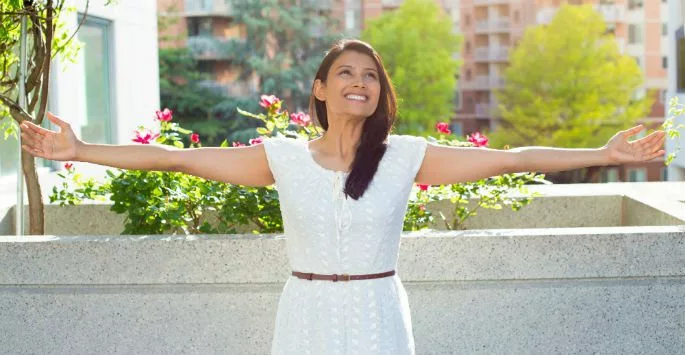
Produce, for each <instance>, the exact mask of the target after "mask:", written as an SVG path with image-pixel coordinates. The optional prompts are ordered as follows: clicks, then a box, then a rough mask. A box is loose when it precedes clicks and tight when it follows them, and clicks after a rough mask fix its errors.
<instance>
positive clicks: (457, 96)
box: [454, 89, 461, 110]
mask: <svg viewBox="0 0 685 355" xmlns="http://www.w3.org/2000/svg"><path fill="white" fill-rule="evenodd" d="M454 107H455V108H456V109H457V110H461V91H460V90H459V89H457V90H455V92H454Z"/></svg>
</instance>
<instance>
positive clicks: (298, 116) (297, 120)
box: [290, 112, 312, 127]
mask: <svg viewBox="0 0 685 355" xmlns="http://www.w3.org/2000/svg"><path fill="white" fill-rule="evenodd" d="M290 122H292V123H294V124H296V125H300V126H303V127H304V126H308V125H309V124H311V123H312V120H311V118H310V117H309V115H308V114H306V113H304V112H298V113H291V114H290Z"/></svg>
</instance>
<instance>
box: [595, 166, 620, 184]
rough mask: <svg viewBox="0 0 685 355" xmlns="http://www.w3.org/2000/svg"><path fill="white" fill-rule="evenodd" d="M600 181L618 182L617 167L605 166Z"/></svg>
mask: <svg viewBox="0 0 685 355" xmlns="http://www.w3.org/2000/svg"><path fill="white" fill-rule="evenodd" d="M599 180H600V182H618V181H619V180H618V169H617V168H605V169H602V172H601V173H600V176H599Z"/></svg>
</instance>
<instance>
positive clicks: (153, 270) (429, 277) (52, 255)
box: [0, 226, 685, 285]
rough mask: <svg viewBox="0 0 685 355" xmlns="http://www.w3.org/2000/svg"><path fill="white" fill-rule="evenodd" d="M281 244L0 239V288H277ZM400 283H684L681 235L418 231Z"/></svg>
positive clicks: (406, 242)
mask: <svg viewBox="0 0 685 355" xmlns="http://www.w3.org/2000/svg"><path fill="white" fill-rule="evenodd" d="M285 243H286V241H285V238H284V236H283V235H269V234H262V235H192V236H164V235H153V236H82V237H78V236H71V237H58V236H26V237H13V236H5V237H0V285H137V284H148V285H154V284H186V283H191V284H215V283H222V284H223V283H225V284H241V283H282V282H284V281H285V280H286V279H287V277H288V276H289V272H290V268H289V263H288V260H287V255H286V251H285ZM398 275H400V277H401V279H402V280H403V281H407V282H411V281H478V280H531V279H576V278H622V277H666V276H676V275H681V276H682V275H685V226H661V227H609V228H554V229H525V230H473V231H458V232H455V231H452V232H447V231H421V232H413V233H405V234H404V235H403V237H402V239H401V247H400V256H399V262H398Z"/></svg>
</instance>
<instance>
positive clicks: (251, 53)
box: [215, 0, 339, 140]
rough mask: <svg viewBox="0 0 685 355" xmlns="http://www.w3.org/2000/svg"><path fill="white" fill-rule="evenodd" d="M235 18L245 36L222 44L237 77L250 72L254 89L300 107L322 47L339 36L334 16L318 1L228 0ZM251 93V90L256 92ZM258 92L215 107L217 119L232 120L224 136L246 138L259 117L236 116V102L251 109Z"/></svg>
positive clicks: (244, 77) (304, 105)
mask: <svg viewBox="0 0 685 355" xmlns="http://www.w3.org/2000/svg"><path fill="white" fill-rule="evenodd" d="M231 4H232V11H233V14H234V16H235V23H236V24H237V25H242V26H244V28H245V32H246V34H245V39H236V40H232V41H228V42H227V43H225V44H224V47H225V48H224V52H225V53H227V54H228V57H229V59H230V60H231V61H232V64H233V65H235V66H236V67H237V68H239V70H240V76H239V77H240V80H247V79H248V78H250V77H252V76H253V75H256V76H257V77H258V78H259V85H258V87H259V94H275V95H278V96H280V97H281V98H283V100H284V101H285V102H286V103H287V105H288V107H289V108H291V110H292V111H298V110H306V109H307V107H308V102H309V94H310V90H311V84H312V81H313V79H314V75H315V74H316V70H317V69H318V66H319V63H320V62H321V60H322V59H323V56H324V54H325V51H326V50H327V49H328V48H329V47H330V45H331V44H332V43H333V42H334V41H335V40H336V39H337V38H339V35H333V34H331V29H332V28H334V26H335V21H334V20H332V18H331V17H330V16H329V15H327V14H328V13H329V12H328V11H327V10H326V9H325V8H324V7H323V6H324V5H323V4H324V3H322V2H320V1H313V0H308V1H300V0H232V1H231ZM256 94H257V93H256ZM257 102H258V97H257V95H255V97H252V98H249V100H246V99H245V98H240V97H229V98H227V99H226V100H224V101H223V102H222V103H221V104H219V105H218V106H217V107H215V112H216V115H217V116H218V117H221V119H224V120H229V121H231V122H233V123H234V125H233V126H232V127H231V129H232V132H231V133H230V134H229V138H238V139H239V140H245V139H246V138H252V137H254V134H255V127H256V125H258V124H259V122H255V121H254V120H249V119H246V118H244V117H241V116H240V115H239V114H238V113H237V111H236V108H237V107H240V108H241V109H247V110H252V111H256V110H257V109H259V107H258V106H256V104H257Z"/></svg>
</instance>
